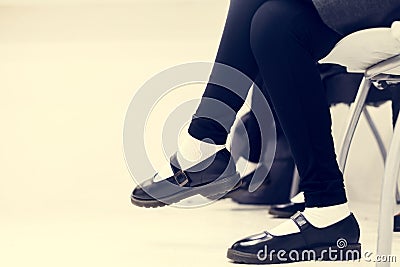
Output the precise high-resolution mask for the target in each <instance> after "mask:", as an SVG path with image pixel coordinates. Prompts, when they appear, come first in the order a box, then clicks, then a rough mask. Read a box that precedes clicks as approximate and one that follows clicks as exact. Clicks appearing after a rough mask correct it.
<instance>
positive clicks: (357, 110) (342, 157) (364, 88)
mask: <svg viewBox="0 0 400 267" xmlns="http://www.w3.org/2000/svg"><path fill="white" fill-rule="evenodd" d="M370 87H371V81H370V80H368V79H366V78H365V77H364V78H363V80H362V81H361V84H360V88H359V89H358V93H357V96H356V99H355V101H354V103H353V104H352V105H351V108H350V116H349V117H348V120H347V122H346V127H345V129H346V130H345V133H344V136H343V138H342V140H341V142H340V144H339V148H340V150H339V167H340V169H341V170H342V172H344V169H345V166H346V160H347V155H348V154H349V149H350V144H351V140H352V139H353V136H354V132H355V130H356V126H357V124H358V121H359V119H360V116H361V113H362V110H363V108H364V104H365V100H366V99H367V95H368V92H369V89H370Z"/></svg>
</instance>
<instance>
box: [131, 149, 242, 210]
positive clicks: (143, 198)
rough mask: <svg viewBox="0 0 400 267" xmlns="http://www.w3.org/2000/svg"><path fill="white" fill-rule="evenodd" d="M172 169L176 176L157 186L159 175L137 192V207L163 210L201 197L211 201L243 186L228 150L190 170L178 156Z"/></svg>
mask: <svg viewBox="0 0 400 267" xmlns="http://www.w3.org/2000/svg"><path fill="white" fill-rule="evenodd" d="M170 165H171V169H172V171H173V173H174V175H173V176H171V177H169V178H167V179H165V180H162V181H158V182H155V181H154V178H155V177H156V176H157V174H156V175H154V177H152V178H150V179H148V180H147V181H145V182H143V183H142V184H140V185H139V186H137V187H136V188H135V189H134V190H133V192H132V194H131V202H132V204H133V205H135V206H139V207H145V208H151V207H161V206H165V205H171V204H173V203H177V202H179V201H181V200H183V199H186V198H189V197H192V196H194V195H198V194H200V195H202V196H205V197H210V196H214V195H218V194H221V193H226V192H229V191H230V190H232V189H233V188H235V187H238V186H240V184H241V180H240V175H239V173H238V172H237V171H236V167H235V164H234V161H233V159H232V157H231V154H230V152H229V151H228V150H227V149H225V148H224V149H222V150H220V151H218V152H217V153H216V154H214V155H213V156H211V157H209V158H207V159H205V160H203V161H202V162H200V163H198V164H196V165H195V166H193V167H191V168H189V169H187V170H182V169H181V167H180V165H179V162H178V160H177V156H176V154H175V155H173V156H172V157H171V159H170Z"/></svg>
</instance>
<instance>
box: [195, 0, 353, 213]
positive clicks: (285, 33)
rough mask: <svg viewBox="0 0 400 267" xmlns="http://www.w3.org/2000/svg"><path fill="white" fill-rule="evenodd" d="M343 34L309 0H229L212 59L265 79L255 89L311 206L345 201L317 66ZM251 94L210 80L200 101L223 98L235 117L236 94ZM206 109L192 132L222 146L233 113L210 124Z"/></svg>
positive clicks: (198, 114) (239, 100) (217, 114)
mask: <svg viewBox="0 0 400 267" xmlns="http://www.w3.org/2000/svg"><path fill="white" fill-rule="evenodd" d="M341 37H342V36H340V35H339V34H338V33H336V32H335V31H333V30H332V29H330V28H329V27H328V26H326V25H325V24H324V23H323V22H322V20H321V18H320V17H319V15H318V13H317V11H316V10H315V8H314V7H313V5H312V4H311V3H310V1H309V0H302V1H299V0H231V3H230V8H229V13H228V18H227V20H226V25H225V29H224V33H223V36H222V40H221V43H220V47H219V50H218V54H217V58H216V62H218V63H223V64H226V65H229V66H231V67H234V68H236V69H237V70H239V71H241V72H243V73H244V74H246V75H247V76H248V77H250V78H251V79H252V80H253V81H256V80H261V81H262V80H263V81H264V82H263V83H262V82H261V83H262V84H258V86H259V87H260V88H263V90H266V92H264V93H265V94H266V95H268V96H269V101H270V102H271V104H272V107H271V108H273V109H274V113H275V115H276V117H277V119H278V121H279V123H280V125H281V127H282V129H283V131H284V133H285V135H286V137H287V139H288V142H289V144H290V147H291V150H292V154H293V157H294V159H295V162H296V165H297V168H298V171H299V174H300V177H301V182H300V190H301V191H303V192H304V193H305V199H306V205H307V206H308V207H325V206H331V205H336V204H342V203H345V202H346V201H347V199H346V193H345V189H344V183H343V175H342V173H341V171H340V170H339V167H338V164H337V161H336V155H335V150H334V144H333V138H332V134H331V116H330V111H329V106H328V104H327V100H326V95H325V91H324V89H323V85H322V82H321V78H320V75H319V71H318V68H317V65H316V62H317V61H318V60H319V59H321V58H323V57H324V56H326V55H327V54H328V53H329V51H330V50H331V49H332V48H333V47H334V45H335V44H336V43H337V42H338V41H339V39H340V38H341ZM212 75H218V73H212ZM257 78H258V79H257ZM260 78H261V79H260ZM264 85H266V86H264ZM230 89H232V88H230ZM248 90H249V87H244V88H243V87H237V88H234V91H235V92H231V91H230V90H228V89H225V88H223V87H220V86H217V85H214V84H211V83H209V84H208V85H207V87H206V90H205V93H204V95H203V96H204V97H205V98H213V99H217V100H219V101H222V102H223V103H225V104H227V105H228V106H229V107H231V108H232V109H233V110H234V111H236V112H237V111H238V110H239V109H240V108H241V107H242V105H243V103H244V102H243V99H242V98H240V97H238V95H241V96H243V95H246V94H247V92H248ZM209 110H210V109H209V107H208V104H207V102H206V101H204V100H203V101H201V103H200V105H199V108H198V110H197V111H196V114H195V115H194V118H193V120H192V123H191V125H190V128H189V133H190V134H191V135H192V136H193V137H195V138H198V139H201V140H202V139H205V138H210V139H212V140H213V141H214V142H215V143H217V144H224V143H225V142H226V138H227V134H228V132H227V131H226V130H225V129H230V127H231V126H232V124H233V122H234V120H235V116H234V114H230V115H229V116H227V114H226V113H225V112H224V111H223V109H221V111H220V112H219V111H218V110H216V111H215V112H214V111H213V112H214V113H213V114H212V118H215V121H213V120H210V118H209V117H207V116H208V115H209V113H210V112H209ZM204 114H207V116H205V115H204ZM206 117H207V118H206ZM216 121H218V122H219V123H217V122H216ZM221 124H222V125H221Z"/></svg>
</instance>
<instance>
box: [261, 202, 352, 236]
mask: <svg viewBox="0 0 400 267" xmlns="http://www.w3.org/2000/svg"><path fill="white" fill-rule="evenodd" d="M302 214H303V216H304V217H306V219H307V220H308V221H309V222H310V223H311V224H312V225H313V226H315V227H318V228H324V227H328V226H330V225H332V224H335V223H337V222H339V221H341V220H343V219H344V218H346V217H348V216H349V215H350V209H349V206H348V204H347V203H345V204H340V205H335V206H330V207H323V208H306V209H305V210H304V212H302ZM298 232H300V230H299V228H298V227H297V225H296V224H295V223H294V222H293V221H292V220H288V221H286V222H284V223H282V224H280V225H278V226H277V227H275V228H273V229H272V230H270V231H269V233H271V234H272V235H277V236H282V235H289V234H294V233H298Z"/></svg>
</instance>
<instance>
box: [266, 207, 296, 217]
mask: <svg viewBox="0 0 400 267" xmlns="http://www.w3.org/2000/svg"><path fill="white" fill-rule="evenodd" d="M299 211H300V210H299ZM268 214H270V215H274V216H277V217H278V218H285V219H287V218H290V217H292V216H293V215H294V214H296V212H287V211H279V210H274V209H270V210H269V211H268Z"/></svg>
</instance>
